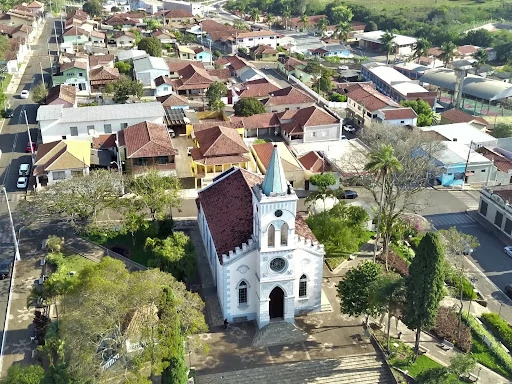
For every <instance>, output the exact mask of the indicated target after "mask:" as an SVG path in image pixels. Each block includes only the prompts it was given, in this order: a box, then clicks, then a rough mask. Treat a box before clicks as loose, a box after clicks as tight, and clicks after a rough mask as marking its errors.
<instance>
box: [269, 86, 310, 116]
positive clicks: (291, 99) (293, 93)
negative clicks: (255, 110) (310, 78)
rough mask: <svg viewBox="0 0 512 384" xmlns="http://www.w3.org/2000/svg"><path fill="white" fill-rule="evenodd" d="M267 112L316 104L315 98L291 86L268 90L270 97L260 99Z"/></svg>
mask: <svg viewBox="0 0 512 384" xmlns="http://www.w3.org/2000/svg"><path fill="white" fill-rule="evenodd" d="M260 101H261V102H262V103H263V105H264V106H265V111H267V112H284V111H288V110H292V109H302V108H307V107H312V106H313V105H315V100H314V99H313V98H312V97H311V96H309V95H308V94H307V93H306V92H304V91H302V90H300V89H297V88H295V87H292V86H289V87H286V88H283V89H277V90H272V91H269V92H268V97H266V98H264V99H261V100H260Z"/></svg>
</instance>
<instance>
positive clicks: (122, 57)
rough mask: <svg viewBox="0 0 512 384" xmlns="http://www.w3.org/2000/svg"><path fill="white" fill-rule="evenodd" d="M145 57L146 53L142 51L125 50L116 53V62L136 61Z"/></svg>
mask: <svg viewBox="0 0 512 384" xmlns="http://www.w3.org/2000/svg"><path fill="white" fill-rule="evenodd" d="M144 56H147V53H146V51H143V50H142V49H127V50H125V51H118V52H117V60H118V61H130V60H136V59H138V58H141V57H144Z"/></svg>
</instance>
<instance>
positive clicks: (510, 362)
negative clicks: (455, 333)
mask: <svg viewBox="0 0 512 384" xmlns="http://www.w3.org/2000/svg"><path fill="white" fill-rule="evenodd" d="M462 318H463V319H464V321H465V322H466V323H467V324H468V325H469V327H470V328H471V330H472V331H473V332H474V333H475V335H476V336H477V337H478V338H479V339H480V340H481V341H483V340H484V338H487V339H489V340H490V344H491V346H490V347H489V350H490V351H491V352H492V353H493V354H494V355H495V356H496V357H497V358H498V360H499V361H500V362H501V363H502V364H503V368H504V369H505V370H506V371H507V372H508V373H509V378H510V376H512V357H511V356H510V355H509V354H508V353H507V352H506V351H505V350H504V349H503V347H502V346H501V345H500V344H499V343H498V342H497V341H496V339H495V338H494V336H493V335H491V333H490V332H489V331H488V330H487V329H485V328H484V326H483V325H482V324H480V323H479V322H478V321H476V319H475V318H474V317H473V316H471V315H469V314H468V312H464V316H463V317H462ZM481 363H482V364H484V365H485V362H484V361H481ZM489 368H492V367H489Z"/></svg>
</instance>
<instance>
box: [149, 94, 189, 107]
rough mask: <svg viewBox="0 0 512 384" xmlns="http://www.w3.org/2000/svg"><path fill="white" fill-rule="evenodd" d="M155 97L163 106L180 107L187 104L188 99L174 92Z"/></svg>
mask: <svg viewBox="0 0 512 384" xmlns="http://www.w3.org/2000/svg"><path fill="white" fill-rule="evenodd" d="M156 99H157V100H158V101H159V102H161V103H162V106H163V107H164V108H169V107H182V106H186V105H188V100H187V99H186V98H185V97H183V96H180V95H176V94H172V95H169V96H160V97H157V98H156Z"/></svg>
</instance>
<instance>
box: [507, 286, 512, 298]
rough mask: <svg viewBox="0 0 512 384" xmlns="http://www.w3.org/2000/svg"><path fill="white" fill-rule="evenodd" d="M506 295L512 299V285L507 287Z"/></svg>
mask: <svg viewBox="0 0 512 384" xmlns="http://www.w3.org/2000/svg"><path fill="white" fill-rule="evenodd" d="M505 293H506V294H507V296H508V297H510V298H511V299H512V284H509V285H507V286H506V287H505Z"/></svg>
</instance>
